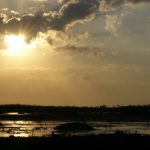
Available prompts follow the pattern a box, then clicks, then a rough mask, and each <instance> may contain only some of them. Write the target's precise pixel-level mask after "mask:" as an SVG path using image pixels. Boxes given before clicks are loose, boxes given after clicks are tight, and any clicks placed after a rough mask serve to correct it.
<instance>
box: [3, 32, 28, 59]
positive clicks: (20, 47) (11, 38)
mask: <svg viewBox="0 0 150 150" xmlns="http://www.w3.org/2000/svg"><path fill="white" fill-rule="evenodd" d="M5 43H6V46H7V49H6V53H5V54H6V55H11V56H23V55H25V54H26V51H27V43H26V42H25V37H24V36H23V35H6V36H5Z"/></svg>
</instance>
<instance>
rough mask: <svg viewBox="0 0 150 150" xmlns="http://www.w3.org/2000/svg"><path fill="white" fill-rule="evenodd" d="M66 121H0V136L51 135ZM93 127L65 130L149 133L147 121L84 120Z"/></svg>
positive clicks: (97, 132)
mask: <svg viewBox="0 0 150 150" xmlns="http://www.w3.org/2000/svg"><path fill="white" fill-rule="evenodd" d="M63 123H66V121H39V122H37V121H1V123H0V137H9V136H15V137H31V136H40V137H41V136H51V135H52V133H55V134H60V133H57V132H56V131H55V130H54V127H56V126H57V125H60V124H63ZM86 123H87V124H89V125H91V126H92V127H94V128H95V130H93V131H86V132H85V131H84V132H82V131H78V132H67V133H65V134H69V135H89V134H101V133H105V134H107V133H115V132H116V130H119V131H123V132H126V133H140V134H148V135H150V125H149V124H148V123H147V122H113V123H109V122H95V121H92V122H86Z"/></svg>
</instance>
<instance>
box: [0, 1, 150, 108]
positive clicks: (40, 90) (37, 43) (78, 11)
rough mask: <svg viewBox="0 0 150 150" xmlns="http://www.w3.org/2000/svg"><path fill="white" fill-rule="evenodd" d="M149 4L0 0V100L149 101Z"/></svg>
mask: <svg viewBox="0 0 150 150" xmlns="http://www.w3.org/2000/svg"><path fill="white" fill-rule="evenodd" d="M149 10H150V0H5V1H4V0H0V39H1V40H0V104H8V103H21V104H37V105H90V106H91V105H93V106H98V105H128V104H149V102H150V11H149ZM17 35H23V36H24V37H25V41H23V44H22V45H23V46H24V48H22V45H19V43H21V42H22V41H21V40H20V41H17V38H16V40H14V37H13V36H16V37H17ZM11 41H13V42H11ZM17 42H18V44H17ZM13 44H14V45H13ZM17 45H19V46H20V47H19V48H18V47H17ZM15 48H16V49H17V51H16V50H15ZM20 49H21V50H20ZM22 49H23V51H24V53H23V55H22V53H21V52H22Z"/></svg>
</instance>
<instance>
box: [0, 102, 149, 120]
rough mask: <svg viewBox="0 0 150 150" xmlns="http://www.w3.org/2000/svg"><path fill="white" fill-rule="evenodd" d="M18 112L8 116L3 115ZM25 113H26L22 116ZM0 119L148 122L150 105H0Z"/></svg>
mask: <svg viewBox="0 0 150 150" xmlns="http://www.w3.org/2000/svg"><path fill="white" fill-rule="evenodd" d="M8 112H18V114H20V115H12V116H8V115H6V114H5V113H8ZM25 113H28V114H26V115H24V114H25ZM0 114H1V115H0V119H1V120H3V119H13V120H14V119H23V120H53V119H56V120H83V121H84V120H88V121H94V120H95V121H96V120H97V121H147V122H149V121H150V105H139V106H134V105H130V106H114V107H107V106H99V107H71V106H33V105H0Z"/></svg>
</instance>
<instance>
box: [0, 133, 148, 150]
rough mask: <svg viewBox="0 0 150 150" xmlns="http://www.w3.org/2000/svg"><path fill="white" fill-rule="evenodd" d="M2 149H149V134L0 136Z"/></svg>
mask: <svg viewBox="0 0 150 150" xmlns="http://www.w3.org/2000/svg"><path fill="white" fill-rule="evenodd" d="M0 148H4V149H11V150H12V149H26V150H27V149H43V150H44V149H60V148H61V149H81V148H83V149H97V148H100V149H106V148H107V149H108V148H109V149H110V148H111V149H112V148H115V149H131V148H134V149H142V150H143V149H149V148H150V136H142V135H136V134H135V135H126V134H121V133H116V134H110V135H97V136H96V135H90V136H67V137H66V136H53V137H45V138H44V137H43V138H38V137H34V138H33V137H31V138H14V137H10V138H0Z"/></svg>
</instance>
